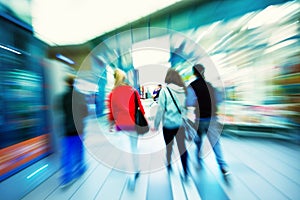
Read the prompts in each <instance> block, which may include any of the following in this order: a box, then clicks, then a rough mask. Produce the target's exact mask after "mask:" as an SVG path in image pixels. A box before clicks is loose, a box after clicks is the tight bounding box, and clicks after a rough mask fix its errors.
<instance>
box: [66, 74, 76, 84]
mask: <svg viewBox="0 0 300 200" xmlns="http://www.w3.org/2000/svg"><path fill="white" fill-rule="evenodd" d="M65 82H66V83H67V84H68V85H70V86H72V85H73V84H74V82H75V76H74V75H68V76H67V77H66V78H65Z"/></svg>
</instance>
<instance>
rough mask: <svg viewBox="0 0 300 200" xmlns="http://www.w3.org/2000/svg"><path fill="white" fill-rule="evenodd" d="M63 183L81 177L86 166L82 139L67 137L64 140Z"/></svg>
mask: <svg viewBox="0 0 300 200" xmlns="http://www.w3.org/2000/svg"><path fill="white" fill-rule="evenodd" d="M62 148H63V151H62V158H61V159H62V161H61V163H62V166H61V167H62V177H61V178H62V183H63V184H65V183H68V182H70V181H71V180H73V179H74V178H77V177H79V176H81V175H82V174H83V173H84V172H85V170H86V166H85V163H84V159H83V144H82V140H81V138H80V137H79V136H78V135H76V136H65V137H64V138H63V140H62Z"/></svg>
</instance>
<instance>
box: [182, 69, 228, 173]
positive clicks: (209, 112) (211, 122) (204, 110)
mask: <svg viewBox="0 0 300 200" xmlns="http://www.w3.org/2000/svg"><path fill="white" fill-rule="evenodd" d="M204 72H205V68H204V66H203V65H202V64H196V65H194V66H193V74H194V75H195V76H196V80H194V81H193V82H191V83H190V85H189V86H188V87H187V106H193V107H195V117H196V120H197V122H198V123H199V126H198V130H197V133H198V137H196V139H195V144H196V159H197V161H198V163H199V164H200V160H201V159H200V157H199V153H200V150H201V146H202V137H203V135H204V134H207V138H208V140H209V142H210V145H211V146H212V148H213V151H214V153H215V156H216V160H217V163H218V165H219V168H220V170H221V172H222V173H223V175H228V174H229V169H228V165H227V163H226V162H225V160H224V157H223V153H222V148H221V143H220V134H221V132H220V129H219V127H220V124H219V123H218V121H217V118H216V112H217V105H216V103H217V102H216V91H215V89H214V88H213V87H212V85H211V84H210V83H208V82H207V81H206V80H205V77H204Z"/></svg>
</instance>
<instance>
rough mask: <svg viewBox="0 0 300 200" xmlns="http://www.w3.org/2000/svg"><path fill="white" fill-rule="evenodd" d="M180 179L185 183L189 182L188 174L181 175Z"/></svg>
mask: <svg viewBox="0 0 300 200" xmlns="http://www.w3.org/2000/svg"><path fill="white" fill-rule="evenodd" d="M180 178H181V180H182V181H183V182H187V181H188V173H187V172H183V173H181V174H180Z"/></svg>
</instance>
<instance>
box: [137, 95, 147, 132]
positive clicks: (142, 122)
mask: <svg viewBox="0 0 300 200" xmlns="http://www.w3.org/2000/svg"><path fill="white" fill-rule="evenodd" d="M136 93H137V92H136V91H135V92H134V98H135V130H136V132H137V133H138V134H145V133H147V132H148V131H149V125H148V122H147V120H146V118H145V116H144V114H143V113H142V111H141V109H140V106H139V102H138V98H137V94H136Z"/></svg>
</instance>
